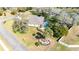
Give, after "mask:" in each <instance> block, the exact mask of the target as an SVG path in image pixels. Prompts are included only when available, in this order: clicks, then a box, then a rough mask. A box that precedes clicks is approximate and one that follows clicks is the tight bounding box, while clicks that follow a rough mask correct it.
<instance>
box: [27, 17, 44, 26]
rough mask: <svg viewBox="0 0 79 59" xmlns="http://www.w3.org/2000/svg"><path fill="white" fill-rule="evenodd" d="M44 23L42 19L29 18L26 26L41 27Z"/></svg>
mask: <svg viewBox="0 0 79 59" xmlns="http://www.w3.org/2000/svg"><path fill="white" fill-rule="evenodd" d="M43 23H44V17H42V16H41V17H38V16H36V15H33V16H31V17H30V18H29V19H28V24H34V25H42V24H43Z"/></svg>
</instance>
